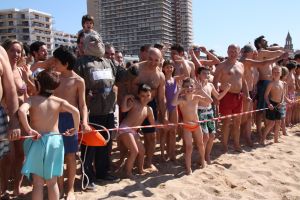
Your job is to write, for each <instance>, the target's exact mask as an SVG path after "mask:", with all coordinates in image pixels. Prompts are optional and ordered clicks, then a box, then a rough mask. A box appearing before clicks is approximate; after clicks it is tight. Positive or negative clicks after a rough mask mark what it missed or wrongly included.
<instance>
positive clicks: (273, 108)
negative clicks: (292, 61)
mask: <svg viewBox="0 0 300 200" xmlns="http://www.w3.org/2000/svg"><path fill="white" fill-rule="evenodd" d="M280 76H281V68H280V67H279V66H275V67H273V69H272V77H273V81H271V82H270V83H269V84H268V86H267V88H266V92H265V95H264V98H265V101H266V102H267V105H268V108H269V109H268V110H266V119H267V120H268V121H269V122H268V123H267V126H266V127H265V129H264V131H263V135H262V139H261V140H260V143H261V144H262V145H264V144H265V140H266V137H267V135H268V134H269V132H270V131H271V129H272V128H273V127H274V126H275V128H274V142H275V143H277V142H278V136H279V129H280V124H281V118H282V117H283V110H282V104H283V102H284V96H285V86H284V83H283V81H281V80H280Z"/></svg>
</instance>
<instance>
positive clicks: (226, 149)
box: [223, 145, 228, 153]
mask: <svg viewBox="0 0 300 200" xmlns="http://www.w3.org/2000/svg"><path fill="white" fill-rule="evenodd" d="M227 152H228V146H227V145H223V153H227Z"/></svg>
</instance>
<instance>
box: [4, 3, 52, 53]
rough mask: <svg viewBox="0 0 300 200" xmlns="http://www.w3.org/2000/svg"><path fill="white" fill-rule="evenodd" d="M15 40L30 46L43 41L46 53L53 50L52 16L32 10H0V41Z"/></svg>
mask: <svg viewBox="0 0 300 200" xmlns="http://www.w3.org/2000/svg"><path fill="white" fill-rule="evenodd" d="M6 38H10V39H17V40H19V41H21V42H23V43H27V44H31V43H32V42H34V41H37V40H39V41H43V42H45V43H46V44H47V48H48V51H49V52H48V53H49V54H51V52H52V49H53V35H52V16H51V15H50V14H48V13H44V12H40V11H36V10H32V9H22V10H19V9H15V8H14V9H5V10H0V40H1V41H3V40H4V39H6Z"/></svg>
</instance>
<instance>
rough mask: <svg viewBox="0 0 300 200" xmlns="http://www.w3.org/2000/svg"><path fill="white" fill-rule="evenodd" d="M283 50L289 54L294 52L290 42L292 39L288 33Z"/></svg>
mask: <svg viewBox="0 0 300 200" xmlns="http://www.w3.org/2000/svg"><path fill="white" fill-rule="evenodd" d="M284 48H285V49H286V50H288V51H289V52H290V53H293V52H294V47H293V41H292V37H291V35H290V32H288V34H287V36H286V39H285V45H284Z"/></svg>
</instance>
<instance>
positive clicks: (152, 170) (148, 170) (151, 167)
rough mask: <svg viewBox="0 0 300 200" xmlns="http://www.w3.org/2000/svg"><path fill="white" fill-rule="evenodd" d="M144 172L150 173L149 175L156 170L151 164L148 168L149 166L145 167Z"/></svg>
mask: <svg viewBox="0 0 300 200" xmlns="http://www.w3.org/2000/svg"><path fill="white" fill-rule="evenodd" d="M145 170H146V171H147V172H150V173H151V172H157V171H158V169H157V168H156V167H155V166H154V165H153V164H151V165H150V166H149V165H145Z"/></svg>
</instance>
